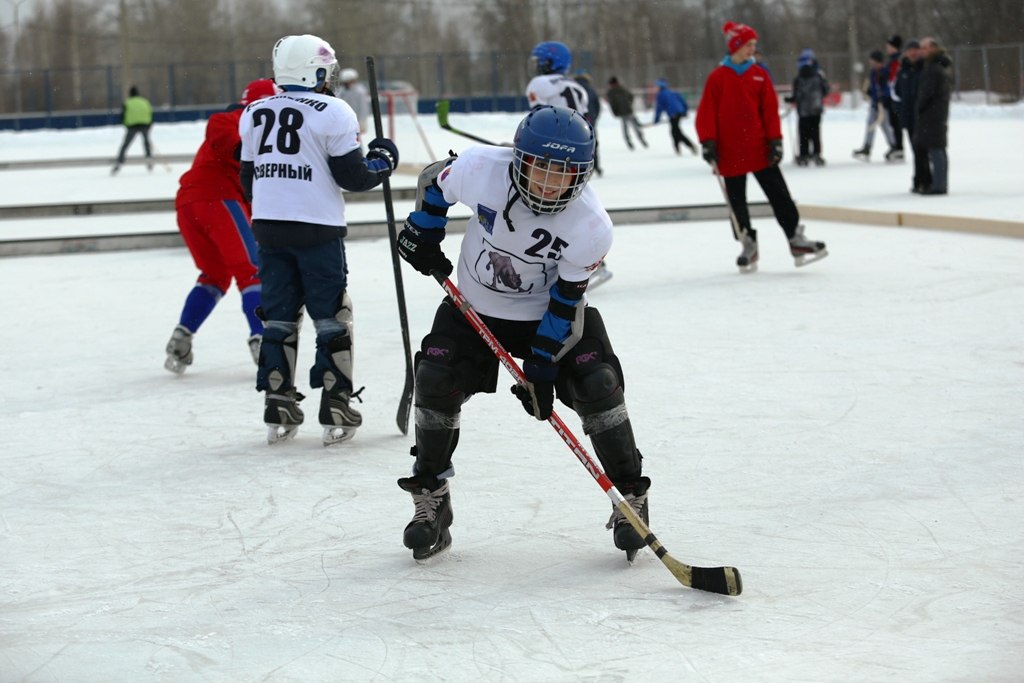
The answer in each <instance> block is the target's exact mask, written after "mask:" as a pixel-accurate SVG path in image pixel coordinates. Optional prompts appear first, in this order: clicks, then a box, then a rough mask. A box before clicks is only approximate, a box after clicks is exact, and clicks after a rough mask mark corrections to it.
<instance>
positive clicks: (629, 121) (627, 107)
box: [607, 76, 647, 149]
mask: <svg viewBox="0 0 1024 683" xmlns="http://www.w3.org/2000/svg"><path fill="white" fill-rule="evenodd" d="M607 95H608V105H609V106H610V107H611V108H612V115H614V116H615V117H616V118H618V119H620V120H621V121H622V137H624V138H626V147H629V148H630V149H633V141H632V140H630V139H629V129H630V128H632V129H633V132H634V133H636V136H637V138H638V139H639V140H640V144H641V145H643V146H644V147H646V146H647V140H646V139H645V138H644V133H643V131H642V130H641V129H640V121H639V120H637V118H636V114H634V113H633V93H632V92H631V91H630V90H629V89H628V88H627V87H626V86H624V85H622V84H621V83H619V79H618V78H616V77H615V76H612V77H611V78H609V79H608V93H607Z"/></svg>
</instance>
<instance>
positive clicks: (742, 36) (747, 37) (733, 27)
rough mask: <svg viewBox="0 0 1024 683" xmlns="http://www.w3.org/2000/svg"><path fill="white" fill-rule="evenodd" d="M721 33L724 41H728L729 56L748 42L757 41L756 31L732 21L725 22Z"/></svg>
mask: <svg viewBox="0 0 1024 683" xmlns="http://www.w3.org/2000/svg"><path fill="white" fill-rule="evenodd" d="M722 33H724V34H725V39H726V40H727V41H728V45H729V54H732V53H733V52H736V50H738V49H740V48H741V47H743V46H744V45H746V44H747V43H749V42H750V41H752V40H757V31H755V30H754V29H752V28H750V27H749V26H747V25H746V24H737V23H736V22H733V21H727V22H725V26H723V27H722Z"/></svg>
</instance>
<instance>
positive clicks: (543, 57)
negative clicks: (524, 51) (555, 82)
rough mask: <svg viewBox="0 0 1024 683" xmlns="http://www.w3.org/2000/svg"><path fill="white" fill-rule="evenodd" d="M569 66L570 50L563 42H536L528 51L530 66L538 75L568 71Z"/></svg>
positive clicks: (570, 64) (570, 63)
mask: <svg viewBox="0 0 1024 683" xmlns="http://www.w3.org/2000/svg"><path fill="white" fill-rule="evenodd" d="M571 66H572V52H571V51H570V50H569V47H568V46H567V45H566V44H565V43H559V42H557V41H553V40H552V41H546V42H543V43H538V44H537V46H536V47H535V48H533V50H532V51H531V52H530V68H531V69H532V70H533V72H534V73H536V74H538V75H541V76H543V75H545V74H565V73H569V67H571Z"/></svg>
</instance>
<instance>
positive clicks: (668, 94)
mask: <svg viewBox="0 0 1024 683" xmlns="http://www.w3.org/2000/svg"><path fill="white" fill-rule="evenodd" d="M657 85H658V99H657V100H655V103H654V123H657V122H658V121H659V120H660V119H661V115H662V114H667V115H668V124H669V130H670V132H671V133H672V147H673V148H675V150H676V154H680V151H679V145H686V146H687V148H689V150H690V151H691V152H693V153H694V154H697V145H695V144H693V141H692V140H690V138H688V137H686V134H685V133H683V131H682V129H681V128H679V122H680V121H681V120H682V119H684V118H686V114H687V112H689V111H690V107H689V106H687V104H686V100H685V99H684V98H683V96H682V95H680V94H679V93H677V92H676V91H674V90H671V89H670V88H669V87H668V81H666V80H665V79H664V78H659V79H658V83H657Z"/></svg>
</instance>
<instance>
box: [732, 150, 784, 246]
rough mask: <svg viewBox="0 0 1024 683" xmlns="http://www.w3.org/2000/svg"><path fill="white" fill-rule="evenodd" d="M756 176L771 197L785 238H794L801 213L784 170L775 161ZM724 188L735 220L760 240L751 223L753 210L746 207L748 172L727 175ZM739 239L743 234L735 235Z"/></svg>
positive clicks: (765, 192) (770, 200)
mask: <svg viewBox="0 0 1024 683" xmlns="http://www.w3.org/2000/svg"><path fill="white" fill-rule="evenodd" d="M754 178H755V179H756V180H757V183H758V184H759V185H760V186H761V189H762V190H763V191H764V195H765V197H767V198H768V203H769V204H771V206H772V211H773V212H774V213H775V220H777V221H778V222H779V225H780V226H781V227H782V230H783V231H784V232H785V233H786V238H787V239H789V238H791V237H793V235H794V234H795V232H796V226H797V225H798V224H799V223H800V212H799V211H798V210H797V208H796V204H795V203H794V202H793V198H792V197H791V196H790V194H789V187H787V186H786V179H785V178H783V177H782V171H781V170H780V169H779V167H778V165H774V164H773V165H771V166H769V167H768V168H763V169H761V170H760V171H755V172H754ZM725 191H726V193H727V194H728V195H729V204H731V205H732V211H733V213H734V214H736V222H737V223H739V224H740V229H741V230H743V231H744V232H746V233H748V234H749V235H750V236H751V237H753V238H754V239H757V231H756V230H754V228H753V227H752V226H751V225H750V210H749V209H748V208H747V176H746V174H744V175H736V176H729V177H727V178H726V179H725ZM736 239H737V240H738V239H740V235H736Z"/></svg>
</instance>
